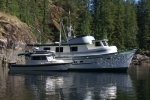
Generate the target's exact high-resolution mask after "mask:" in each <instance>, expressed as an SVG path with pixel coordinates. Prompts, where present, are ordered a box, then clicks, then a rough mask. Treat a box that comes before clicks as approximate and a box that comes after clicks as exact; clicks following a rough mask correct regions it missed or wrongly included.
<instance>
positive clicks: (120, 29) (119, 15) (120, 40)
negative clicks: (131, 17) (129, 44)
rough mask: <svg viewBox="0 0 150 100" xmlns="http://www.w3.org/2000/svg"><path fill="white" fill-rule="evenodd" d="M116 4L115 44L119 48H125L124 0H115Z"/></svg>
mask: <svg viewBox="0 0 150 100" xmlns="http://www.w3.org/2000/svg"><path fill="white" fill-rule="evenodd" d="M113 2H114V4H115V15H114V16H115V19H114V27H115V28H114V33H113V35H112V39H113V41H112V42H113V44H115V45H116V46H117V47H118V48H119V49H125V48H124V41H125V40H124V37H125V34H124V16H125V13H124V11H125V9H124V4H123V1H122V0H114V1H113Z"/></svg>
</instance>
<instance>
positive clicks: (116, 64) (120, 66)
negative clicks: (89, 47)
mask: <svg viewBox="0 0 150 100" xmlns="http://www.w3.org/2000/svg"><path fill="white" fill-rule="evenodd" d="M135 51H136V50H130V51H126V52H118V53H112V54H105V55H92V56H80V57H79V56H76V57H73V58H72V60H73V63H60V64H57V63H56V64H43V65H41V64H39V65H15V64H14V65H12V66H10V70H45V71H67V70H68V71H69V70H70V71H75V70H76V71H87V70H89V71H92V70H95V71H101V70H102V71H104V70H106V71H118V70H124V71H126V70H127V68H128V67H129V65H130V63H131V60H132V58H133V56H134V54H135ZM61 59H63V60H67V58H61ZM68 60H70V58H68Z"/></svg>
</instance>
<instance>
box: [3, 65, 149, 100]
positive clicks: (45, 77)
mask: <svg viewBox="0 0 150 100" xmlns="http://www.w3.org/2000/svg"><path fill="white" fill-rule="evenodd" d="M116 99H117V100H150V66H149V65H148V64H143V65H141V66H130V68H129V70H128V72H127V73H102V72H50V71H46V72H42V71H38V72H37V71H28V72H12V71H11V72H10V71H9V69H8V68H7V67H1V66H0V100H116Z"/></svg>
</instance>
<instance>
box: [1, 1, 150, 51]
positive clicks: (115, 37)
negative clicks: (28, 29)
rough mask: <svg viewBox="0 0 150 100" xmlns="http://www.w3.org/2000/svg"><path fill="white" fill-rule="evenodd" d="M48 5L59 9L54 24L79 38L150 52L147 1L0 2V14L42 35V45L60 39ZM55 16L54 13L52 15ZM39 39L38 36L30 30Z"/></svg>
mask: <svg viewBox="0 0 150 100" xmlns="http://www.w3.org/2000/svg"><path fill="white" fill-rule="evenodd" d="M51 5H55V6H56V7H59V8H61V9H62V10H61V11H62V12H61V11H60V12H61V13H60V14H56V15H59V16H60V18H58V19H57V23H60V21H63V25H64V26H65V27H67V26H69V25H70V24H71V25H72V27H73V32H74V34H75V35H76V36H78V35H93V36H94V37H95V38H96V39H108V40H109V44H110V45H116V46H117V47H118V48H119V49H121V50H125V49H131V48H140V49H142V50H150V0H0V12H4V13H9V14H11V15H14V16H17V17H18V18H19V19H20V20H21V21H22V22H24V23H26V24H28V25H31V26H34V27H36V28H37V29H38V30H40V32H41V33H42V42H43V43H44V42H45V41H46V40H47V39H49V38H53V39H55V40H58V39H59V29H57V26H56V27H54V26H53V25H52V20H51V17H52V16H51V15H52V11H53V10H52V9H51V7H50V6H51ZM53 13H54V12H53ZM33 33H34V34H35V36H36V37H38V33H37V31H36V30H35V29H33Z"/></svg>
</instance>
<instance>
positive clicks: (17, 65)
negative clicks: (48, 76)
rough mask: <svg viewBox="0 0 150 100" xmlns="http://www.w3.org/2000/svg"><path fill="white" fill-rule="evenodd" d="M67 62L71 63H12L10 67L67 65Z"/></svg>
mask: <svg viewBox="0 0 150 100" xmlns="http://www.w3.org/2000/svg"><path fill="white" fill-rule="evenodd" d="M67 64H71V63H56V64H36V65H27V64H12V65H11V66H10V67H43V66H58V65H67Z"/></svg>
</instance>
